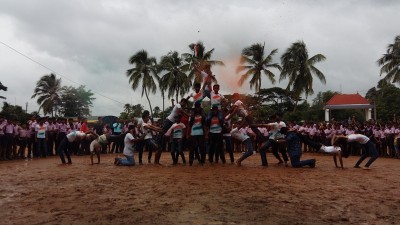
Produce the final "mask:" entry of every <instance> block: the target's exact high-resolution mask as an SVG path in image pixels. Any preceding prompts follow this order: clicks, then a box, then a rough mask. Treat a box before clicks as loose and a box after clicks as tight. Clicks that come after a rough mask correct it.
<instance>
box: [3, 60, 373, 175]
mask: <svg viewBox="0 0 400 225" xmlns="http://www.w3.org/2000/svg"><path fill="white" fill-rule="evenodd" d="M198 72H199V74H200V75H201V77H202V80H203V82H202V84H200V83H196V84H194V92H193V93H191V94H190V95H189V96H188V97H187V98H182V99H181V100H180V101H179V102H178V103H176V104H175V102H174V100H172V105H173V109H172V111H171V113H170V115H169V116H168V117H167V118H166V119H165V120H164V123H163V124H162V125H161V124H156V123H154V121H153V120H152V118H151V117H150V112H149V111H147V110H145V111H144V112H143V113H142V117H141V119H139V121H136V120H133V121H132V122H131V123H128V124H127V125H126V126H123V125H122V124H120V123H116V125H115V124H113V130H114V134H113V133H111V132H108V131H109V128H108V129H106V128H104V129H103V128H95V129H94V130H93V131H91V130H89V129H88V127H87V125H86V123H82V124H84V126H85V128H84V129H82V128H81V129H80V130H74V131H72V132H69V133H68V134H66V133H65V131H64V133H65V135H63V136H62V137H61V138H60V141H59V143H58V144H56V148H57V154H58V155H59V156H60V158H61V162H62V165H68V164H71V163H72V160H71V156H70V149H71V146H72V145H74V143H76V142H81V143H87V147H88V148H89V149H90V159H91V164H92V165H93V157H94V155H96V156H97V163H100V153H101V151H102V149H104V146H107V145H109V144H110V143H119V144H120V145H121V146H123V154H124V156H125V158H118V157H117V158H115V161H114V164H115V165H117V166H120V165H121V166H133V165H135V164H136V163H135V160H134V151H136V152H138V158H139V164H143V160H142V157H143V150H144V148H146V150H147V151H148V163H152V162H151V158H152V153H153V152H154V153H155V159H154V164H155V165H160V158H161V154H162V153H163V152H165V151H166V146H167V144H168V143H169V144H170V154H171V159H172V164H173V165H176V164H178V160H179V157H181V158H182V162H183V163H184V164H186V158H185V154H184V150H185V149H189V165H190V166H192V165H193V162H194V160H195V159H196V160H197V161H198V162H199V164H201V165H204V164H205V163H206V159H207V158H208V160H207V161H208V163H210V164H213V163H218V161H219V160H221V162H222V163H226V159H225V149H226V151H227V152H228V153H229V157H230V162H231V163H234V162H235V160H234V154H233V140H235V141H236V142H239V143H241V145H242V146H243V147H244V149H245V151H244V153H243V154H242V155H241V156H240V158H239V159H237V160H236V165H237V166H241V165H242V162H243V161H244V160H245V159H246V158H248V157H249V156H251V155H253V154H254V153H255V152H256V150H258V151H259V153H260V157H261V165H262V166H263V167H268V161H267V157H266V154H267V150H268V149H269V148H272V153H273V155H274V156H275V158H276V159H277V160H278V163H279V164H283V165H285V166H288V165H289V164H288V162H289V159H290V163H291V166H292V167H303V166H309V167H312V168H313V167H315V165H316V160H315V159H307V160H300V159H301V156H302V152H303V150H302V146H303V145H304V146H308V147H309V148H311V149H314V150H315V151H321V152H326V153H329V154H332V155H333V156H334V157H333V160H334V163H335V166H336V167H338V168H343V159H342V156H344V157H347V156H348V154H347V153H346V152H343V150H344V147H343V146H344V145H345V144H346V143H353V142H356V143H359V144H360V145H361V146H363V148H364V151H363V153H362V155H361V158H360V159H359V161H358V162H357V163H356V165H355V166H354V167H355V168H360V164H361V162H362V161H363V160H364V159H365V158H367V157H368V156H371V158H370V160H369V161H368V162H367V164H365V166H364V168H365V169H368V168H369V166H370V165H371V164H372V163H373V162H374V161H375V160H376V158H377V157H378V153H377V150H376V148H375V145H374V144H373V143H372V141H371V140H370V138H369V137H367V136H365V135H363V134H349V135H342V133H335V132H331V136H330V140H331V142H330V143H329V145H330V146H325V145H324V144H327V143H324V144H322V143H319V142H317V141H314V140H312V139H311V138H309V136H308V135H305V134H304V130H303V129H302V127H301V126H298V125H294V124H289V125H288V126H287V125H286V123H284V122H283V121H281V115H280V114H278V113H277V114H275V115H273V116H271V117H270V118H268V119H269V121H268V123H256V121H257V120H256V119H255V118H253V116H252V114H251V112H249V111H248V109H247V108H246V106H245V104H244V103H243V102H242V101H241V100H240V95H239V94H238V93H234V94H233V95H232V98H231V102H228V100H227V99H225V97H224V96H223V95H222V94H220V93H219V90H220V85H219V84H218V83H217V80H216V78H215V75H213V74H212V72H211V70H210V66H209V65H208V66H207V65H206V66H205V68H204V70H202V71H200V70H199V71H198ZM206 97H207V98H209V99H210V104H211V106H210V108H211V109H210V111H209V112H208V113H206V112H205V111H204V109H203V108H202V101H203V99H204V98H206ZM189 99H192V101H193V105H194V107H193V108H187V106H188V101H189ZM222 105H224V106H225V105H230V107H224V110H222ZM237 118H239V119H237ZM234 120H235V122H233V121H234ZM258 121H266V120H265V119H264V118H262V119H261V120H258ZM50 125H51V124H50ZM50 125H49V124H45V123H44V122H43V121H42V120H40V121H39V123H38V124H35V125H34V130H35V134H34V135H35V139H36V142H37V143H38V145H37V146H38V149H39V151H40V149H41V146H43V145H45V144H44V141H45V138H46V139H47V136H46V134H47V133H48V132H49V131H48V129H49V128H50ZM32 126H33V125H32ZM7 129H8V123H7V122H6V121H4V120H2V121H0V132H1V131H3V130H4V131H6V130H7ZM60 129H63V128H60ZM22 131H23V129H20V130H19V133H20V134H23V132H22ZM7 134H8V133H7V131H6V135H7ZM0 135H1V133H0ZM27 136H29V135H27ZM42 142H43V143H42ZM224 143H225V144H224ZM0 147H1V146H0ZM21 148H22V146H21ZM279 152H280V153H281V155H279ZM0 155H2V154H0ZM21 155H22V153H21ZM28 155H30V153H28ZM64 155H65V156H66V158H67V161H66V160H65V156H64ZM288 155H289V157H288ZM43 156H44V157H45V156H46V153H43ZM207 156H208V157H207ZM281 156H282V157H281ZM337 158H339V163H340V166H338V163H337Z"/></svg>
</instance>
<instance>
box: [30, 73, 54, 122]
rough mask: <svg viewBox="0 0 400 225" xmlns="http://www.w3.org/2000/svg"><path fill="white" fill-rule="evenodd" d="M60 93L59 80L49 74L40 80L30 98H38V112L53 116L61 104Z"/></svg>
mask: <svg viewBox="0 0 400 225" xmlns="http://www.w3.org/2000/svg"><path fill="white" fill-rule="evenodd" d="M60 92H61V78H58V79H57V78H56V75H55V74H53V73H51V74H50V75H44V76H42V77H41V78H40V80H39V81H38V82H37V83H36V88H35V90H34V91H33V95H32V97H31V98H36V97H37V98H38V99H37V103H38V104H39V111H40V109H42V110H43V114H44V115H46V114H51V115H52V116H54V112H55V111H56V110H57V107H58V105H59V104H60V102H61V99H60Z"/></svg>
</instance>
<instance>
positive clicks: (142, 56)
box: [126, 50, 158, 116]
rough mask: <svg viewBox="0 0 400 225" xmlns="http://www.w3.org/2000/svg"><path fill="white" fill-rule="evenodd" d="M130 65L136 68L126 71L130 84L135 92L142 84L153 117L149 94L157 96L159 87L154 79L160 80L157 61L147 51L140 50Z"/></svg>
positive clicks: (132, 58)
mask: <svg viewBox="0 0 400 225" xmlns="http://www.w3.org/2000/svg"><path fill="white" fill-rule="evenodd" d="M129 63H130V64H132V65H134V66H135V67H134V68H132V69H128V70H127V71H126V75H127V76H128V77H129V83H132V89H133V90H134V91H135V90H136V89H137V88H138V87H139V84H141V87H142V97H143V94H145V95H146V98H147V101H148V102H149V106H150V113H151V115H152V116H153V108H152V107H151V102H150V99H149V92H152V93H153V94H155V93H156V91H157V85H156V83H155V81H154V78H156V79H158V74H157V60H156V58H154V57H149V56H148V54H147V51H145V50H140V51H138V52H137V53H136V54H134V55H133V56H131V57H130V58H129Z"/></svg>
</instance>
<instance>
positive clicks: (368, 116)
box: [365, 108, 372, 121]
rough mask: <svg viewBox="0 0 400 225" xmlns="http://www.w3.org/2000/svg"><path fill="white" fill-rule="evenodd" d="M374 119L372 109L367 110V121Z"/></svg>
mask: <svg viewBox="0 0 400 225" xmlns="http://www.w3.org/2000/svg"><path fill="white" fill-rule="evenodd" d="M370 119H372V109H371V108H369V109H365V120H366V121H368V120H370Z"/></svg>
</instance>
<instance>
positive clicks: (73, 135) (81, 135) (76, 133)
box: [67, 131, 86, 142]
mask: <svg viewBox="0 0 400 225" xmlns="http://www.w3.org/2000/svg"><path fill="white" fill-rule="evenodd" d="M84 137H86V134H85V133H83V132H81V131H71V133H69V134H67V139H68V141H69V142H74V141H76V140H77V139H83V138H84Z"/></svg>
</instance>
